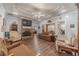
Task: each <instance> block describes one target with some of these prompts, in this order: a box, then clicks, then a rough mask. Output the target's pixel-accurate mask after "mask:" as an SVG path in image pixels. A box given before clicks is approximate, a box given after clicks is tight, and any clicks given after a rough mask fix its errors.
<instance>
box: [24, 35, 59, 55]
mask: <svg viewBox="0 0 79 59" xmlns="http://www.w3.org/2000/svg"><path fill="white" fill-rule="evenodd" d="M23 43H24V44H25V45H27V46H28V47H31V48H32V49H34V50H36V51H37V53H38V55H40V56H57V55H58V53H57V52H56V48H55V43H53V42H48V41H46V40H42V39H38V38H37V36H36V35H35V36H34V39H26V40H23Z"/></svg>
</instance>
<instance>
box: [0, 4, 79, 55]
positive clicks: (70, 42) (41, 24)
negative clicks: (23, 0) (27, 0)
mask: <svg viewBox="0 0 79 59" xmlns="http://www.w3.org/2000/svg"><path fill="white" fill-rule="evenodd" d="M38 6H39V7H38ZM78 10H79V4H75V3H71V4H70V3H66V4H62V3H61V4H59V3H56V4H53V3H47V4H44V3H29V4H27V3H13V4H12V3H0V45H1V51H0V55H1V56H9V55H10V56H63V55H64V56H66V55H67V56H78V55H79V43H78V41H79V38H78V35H79V33H78V32H79V30H78V27H79V26H78V24H79V23H78V12H79V11H78ZM3 48H4V49H3Z"/></svg>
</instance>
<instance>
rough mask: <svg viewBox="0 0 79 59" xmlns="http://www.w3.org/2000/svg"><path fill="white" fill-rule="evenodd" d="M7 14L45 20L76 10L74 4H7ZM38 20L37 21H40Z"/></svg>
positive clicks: (5, 5) (5, 6)
mask: <svg viewBox="0 0 79 59" xmlns="http://www.w3.org/2000/svg"><path fill="white" fill-rule="evenodd" d="M3 6H4V8H5V10H6V12H7V13H12V14H15V15H21V16H25V17H26V16H30V17H33V18H34V19H36V20H37V19H38V20H43V19H44V20H45V19H48V18H50V17H54V16H57V15H60V14H62V13H66V12H70V11H73V10H75V9H76V6H75V4H74V3H63V4H62V3H5V4H3ZM38 20H37V21H38Z"/></svg>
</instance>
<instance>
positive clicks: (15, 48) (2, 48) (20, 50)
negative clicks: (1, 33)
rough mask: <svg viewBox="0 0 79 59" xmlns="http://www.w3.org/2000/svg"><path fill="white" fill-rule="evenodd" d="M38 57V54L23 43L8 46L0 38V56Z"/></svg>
mask: <svg viewBox="0 0 79 59" xmlns="http://www.w3.org/2000/svg"><path fill="white" fill-rule="evenodd" d="M9 55H10V56H36V55H37V52H36V51H35V50H33V49H32V48H30V47H28V46H26V45H24V44H23V43H22V42H16V43H13V44H11V45H7V43H6V41H5V40H3V39H1V38H0V56H9Z"/></svg>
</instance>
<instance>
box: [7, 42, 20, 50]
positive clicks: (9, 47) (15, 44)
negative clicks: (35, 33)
mask: <svg viewBox="0 0 79 59" xmlns="http://www.w3.org/2000/svg"><path fill="white" fill-rule="evenodd" d="M20 44H21V43H20V42H16V43H13V44H12V45H9V46H7V49H8V50H10V49H12V48H15V47H17V46H19V45H20Z"/></svg>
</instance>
